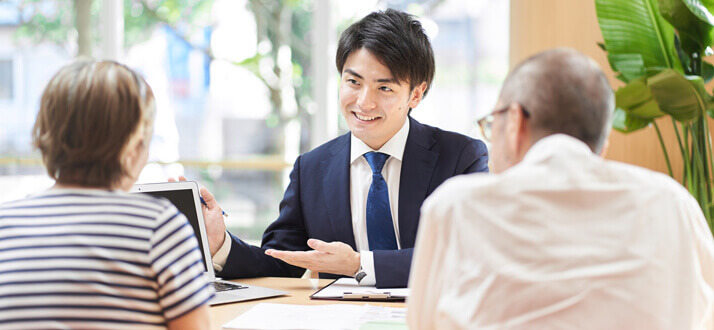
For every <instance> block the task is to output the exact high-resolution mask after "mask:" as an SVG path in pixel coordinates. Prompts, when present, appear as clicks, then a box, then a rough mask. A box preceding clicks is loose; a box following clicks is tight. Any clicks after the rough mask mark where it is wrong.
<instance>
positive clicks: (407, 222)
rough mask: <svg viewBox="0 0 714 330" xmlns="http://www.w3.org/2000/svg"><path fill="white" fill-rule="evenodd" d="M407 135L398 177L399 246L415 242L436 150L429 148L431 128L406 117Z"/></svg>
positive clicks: (431, 137)
mask: <svg viewBox="0 0 714 330" xmlns="http://www.w3.org/2000/svg"><path fill="white" fill-rule="evenodd" d="M409 120H410V122H409V125H410V128H409V136H408V137H407V144H406V146H405V147H404V156H403V157H402V174H401V176H400V179H399V240H400V243H401V247H402V248H409V247H413V246H414V241H415V239H416V234H417V228H418V223H419V209H420V208H421V204H422V203H423V202H424V199H425V198H426V195H427V193H428V189H429V184H430V182H431V177H432V174H433V172H434V168H435V167H436V162H437V160H438V159H439V153H438V152H435V151H431V150H430V149H431V147H432V146H433V145H434V143H435V142H436V140H435V139H434V136H433V134H434V133H433V129H431V128H429V127H427V126H424V125H422V124H420V123H419V122H417V121H416V120H414V119H412V118H411V117H409Z"/></svg>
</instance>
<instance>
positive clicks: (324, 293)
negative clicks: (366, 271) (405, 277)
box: [310, 278, 409, 301]
mask: <svg viewBox="0 0 714 330" xmlns="http://www.w3.org/2000/svg"><path fill="white" fill-rule="evenodd" d="M408 296H409V289H399V288H386V289H377V287H374V286H359V284H357V281H356V280H355V279H354V278H339V279H336V280H334V281H332V283H330V284H328V285H327V286H325V287H324V288H322V289H320V290H318V291H317V292H315V293H313V294H312V295H311V296H310V299H317V300H341V301H405V300H406V298H407V297H408Z"/></svg>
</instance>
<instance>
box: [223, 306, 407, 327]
mask: <svg viewBox="0 0 714 330" xmlns="http://www.w3.org/2000/svg"><path fill="white" fill-rule="evenodd" d="M405 320H406V308H397V307H377V306H370V305H338V304H334V305H316V306H315V305H313V306H307V305H288V304H271V303H260V304H257V305H255V306H254V307H253V308H251V309H250V310H248V311H247V312H245V313H243V314H241V315H240V316H238V317H236V318H235V319H233V320H231V321H230V322H228V323H226V324H224V325H223V327H224V328H229V329H264V330H273V329H316V330H322V329H355V330H357V329H359V328H360V326H361V325H362V324H364V323H367V322H373V321H397V322H404V321H405Z"/></svg>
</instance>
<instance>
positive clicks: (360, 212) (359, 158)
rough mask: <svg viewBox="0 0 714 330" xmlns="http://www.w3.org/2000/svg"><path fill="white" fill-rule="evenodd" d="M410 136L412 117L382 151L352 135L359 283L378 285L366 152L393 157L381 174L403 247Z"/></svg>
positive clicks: (219, 265) (217, 265)
mask: <svg viewBox="0 0 714 330" xmlns="http://www.w3.org/2000/svg"><path fill="white" fill-rule="evenodd" d="M408 136H409V119H407V120H406V121H405V122H404V125H403V126H402V128H401V129H399V131H398V132H397V133H396V134H394V136H392V138H391V139H389V141H387V143H385V144H384V145H383V146H382V147H381V148H380V149H379V150H374V149H372V148H370V147H369V146H367V145H366V144H365V143H364V142H362V140H360V139H358V138H357V137H355V136H354V135H350V205H351V208H352V231H353V232H354V235H355V244H356V248H357V251H359V252H360V264H361V268H362V271H364V272H365V274H367V275H366V276H365V277H364V278H363V279H362V281H361V282H360V285H367V286H371V285H375V284H376V277H375V270H374V255H373V253H372V252H371V251H369V240H368V238H367V195H368V194H369V187H370V186H371V185H372V168H371V167H370V166H369V163H367V160H366V159H365V158H364V157H363V155H364V154H365V153H368V152H372V151H377V152H381V153H385V154H388V155H389V156H390V157H389V158H388V159H387V161H386V162H385V164H384V167H382V176H383V177H384V180H385V182H386V183H387V189H388V193H389V206H390V209H391V211H392V223H393V224H394V232H395V235H396V238H397V247H398V248H400V249H401V245H400V243H399V218H398V217H397V216H398V214H399V212H398V206H399V178H400V176H401V173H402V158H403V156H404V148H405V146H406V144H407V137H408ZM231 244H232V243H231V239H230V236H229V235H228V233H226V238H225V240H224V241H223V245H222V246H221V248H220V249H219V250H218V252H216V254H215V255H214V256H213V268H214V269H215V270H216V272H220V271H221V270H223V267H224V266H225V264H226V261H227V259H228V254H229V252H230V250H231Z"/></svg>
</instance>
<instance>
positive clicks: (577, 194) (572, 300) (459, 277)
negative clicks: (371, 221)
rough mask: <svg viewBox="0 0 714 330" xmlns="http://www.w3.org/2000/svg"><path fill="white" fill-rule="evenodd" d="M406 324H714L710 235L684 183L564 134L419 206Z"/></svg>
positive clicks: (444, 188) (456, 182)
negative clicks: (513, 162)
mask: <svg viewBox="0 0 714 330" xmlns="http://www.w3.org/2000/svg"><path fill="white" fill-rule="evenodd" d="M421 214H422V218H421V223H420V226H419V233H418V239H417V244H416V247H415V250H414V251H415V254H414V261H413V264H412V269H411V274H410V279H409V286H410V288H411V295H410V298H409V300H408V301H407V303H408V310H409V312H408V316H407V319H408V323H409V328H410V329H412V328H413V329H436V328H445V329H463V328H468V329H552V328H561V329H712V328H713V326H714V325H713V324H712V321H713V320H712V317H713V316H712V313H714V239H712V233H711V231H710V229H709V227H708V226H707V224H706V221H705V219H704V216H703V215H702V212H701V209H700V208H699V205H698V204H697V203H696V201H695V200H694V198H693V197H692V196H691V195H690V194H689V192H687V191H686V190H685V189H684V188H683V187H682V186H681V185H680V184H679V183H677V182H675V181H674V180H672V179H671V178H669V177H667V176H665V175H663V174H661V173H656V172H652V171H649V170H646V169H642V168H639V167H636V166H632V165H627V164H622V163H618V162H614V161H608V160H604V159H601V158H599V157H597V156H596V155H594V154H593V153H592V152H591V151H590V149H589V148H588V147H587V146H586V145H585V144H584V143H582V142H580V141H579V140H576V139H574V138H572V137H569V136H566V135H552V136H549V137H546V138H544V139H541V140H540V141H538V142H537V143H535V144H534V145H533V147H532V148H531V149H530V150H529V151H528V152H527V154H526V156H525V158H524V159H523V161H522V162H520V163H519V164H517V165H516V166H514V167H512V168H510V169H508V170H506V171H505V172H503V173H501V174H496V175H494V174H491V175H483V174H471V175H463V176H458V177H456V178H453V179H449V180H448V181H446V182H445V183H444V184H442V185H441V187H439V188H437V190H436V191H435V192H434V193H433V194H432V195H431V197H429V198H427V200H426V201H425V202H424V204H423V207H422V213H421Z"/></svg>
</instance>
